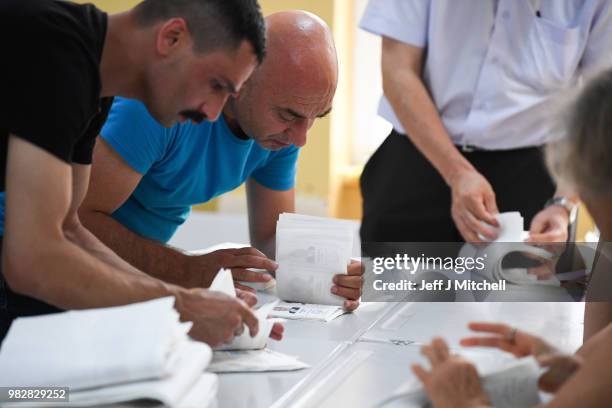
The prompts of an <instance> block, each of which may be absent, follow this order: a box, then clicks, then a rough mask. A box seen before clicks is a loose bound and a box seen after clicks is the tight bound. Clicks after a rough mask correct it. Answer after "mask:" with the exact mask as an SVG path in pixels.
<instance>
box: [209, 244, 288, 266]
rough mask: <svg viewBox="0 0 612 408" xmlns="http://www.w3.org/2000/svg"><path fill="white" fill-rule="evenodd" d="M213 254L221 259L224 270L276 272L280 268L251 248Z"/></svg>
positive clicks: (222, 250) (220, 251) (219, 251)
mask: <svg viewBox="0 0 612 408" xmlns="http://www.w3.org/2000/svg"><path fill="white" fill-rule="evenodd" d="M211 254H215V255H216V256H218V257H220V264H221V266H222V267H223V268H231V269H234V268H253V269H265V270H268V271H275V270H276V269H277V268H278V264H277V263H276V262H274V261H273V260H271V259H269V258H268V257H267V256H266V255H265V254H263V253H262V252H261V251H258V250H257V249H255V248H251V247H246V248H239V249H220V250H218V251H214V252H212V253H211ZM204 256H206V255H204Z"/></svg>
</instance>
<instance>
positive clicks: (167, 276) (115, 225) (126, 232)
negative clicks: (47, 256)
mask: <svg viewBox="0 0 612 408" xmlns="http://www.w3.org/2000/svg"><path fill="white" fill-rule="evenodd" d="M80 217H81V221H82V222H83V224H84V225H85V227H86V228H88V229H89V230H90V231H91V232H92V233H93V234H94V235H95V236H96V237H98V238H99V239H100V241H102V242H103V243H104V244H105V245H107V246H108V247H109V248H110V249H112V250H113V251H115V252H116V253H117V255H119V256H120V257H121V258H123V259H124V260H125V261H127V262H129V263H130V264H131V265H133V266H135V267H136V268H138V269H139V270H141V271H143V272H145V273H147V274H149V275H151V276H153V277H155V278H158V279H161V280H163V281H165V282H169V283H173V284H176V285H179V286H193V285H192V284H191V283H190V279H189V277H190V274H189V272H188V271H187V268H186V264H187V262H188V258H189V255H188V254H186V253H185V252H183V251H180V250H178V249H175V248H172V247H170V246H168V245H164V244H162V243H159V242H156V241H153V240H150V239H147V238H144V237H142V236H140V235H138V234H136V233H134V232H133V231H131V230H130V229H129V228H127V227H125V226H124V225H123V224H121V223H120V222H118V221H116V220H115V219H113V218H112V217H111V216H109V215H107V214H105V213H102V212H97V211H81V212H80Z"/></svg>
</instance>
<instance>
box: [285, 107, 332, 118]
mask: <svg viewBox="0 0 612 408" xmlns="http://www.w3.org/2000/svg"><path fill="white" fill-rule="evenodd" d="M285 110H286V111H287V112H288V113H289V114H290V115H292V116H295V117H296V118H299V119H306V116H304V115H302V114H301V113H298V112H296V111H294V110H293V109H291V108H285ZM331 111H332V108H329V109H328V110H326V111H325V112H323V113H322V114H320V115H317V118H323V117H325V116H327V115H329V113H330V112H331Z"/></svg>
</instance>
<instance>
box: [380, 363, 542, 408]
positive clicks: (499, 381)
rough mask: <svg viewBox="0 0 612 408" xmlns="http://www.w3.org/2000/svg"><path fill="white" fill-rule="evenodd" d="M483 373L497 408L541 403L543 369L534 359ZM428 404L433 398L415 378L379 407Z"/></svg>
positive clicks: (482, 379)
mask: <svg viewBox="0 0 612 408" xmlns="http://www.w3.org/2000/svg"><path fill="white" fill-rule="evenodd" d="M486 358H487V359H490V357H486ZM470 361H473V362H474V363H475V364H476V366H477V367H478V366H479V365H482V364H479V363H480V362H479V361H478V358H471V359H470ZM501 361H505V359H501ZM479 372H480V379H481V381H482V384H483V388H484V390H485V392H486V393H487V395H488V396H489V399H490V400H491V406H493V407H496V408H516V407H523V408H528V407H535V406H537V405H538V404H539V403H540V402H541V401H540V394H539V391H538V379H539V378H540V376H541V375H542V373H543V369H541V368H540V366H539V365H538V363H537V361H536V360H535V359H534V358H533V357H532V356H529V357H524V358H521V359H517V360H515V361H512V362H511V363H506V364H505V365H504V366H503V367H498V368H496V369H493V370H486V369H484V370H483V369H481V368H480V367H479ZM428 404H429V399H428V398H427V394H426V393H425V390H424V388H423V386H422V384H421V383H420V381H419V380H418V379H416V378H414V377H413V378H412V380H410V381H409V382H408V383H406V384H403V385H402V386H400V387H399V388H398V390H397V391H396V392H394V393H393V394H392V395H391V396H389V397H387V398H385V399H384V400H382V401H380V402H379V403H378V404H376V407H386V408H391V407H400V406H401V407H403V408H417V407H419V408H420V407H425V406H428Z"/></svg>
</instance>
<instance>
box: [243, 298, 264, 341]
mask: <svg viewBox="0 0 612 408" xmlns="http://www.w3.org/2000/svg"><path fill="white" fill-rule="evenodd" d="M239 311H240V316H241V317H242V321H243V322H244V324H246V325H247V327H248V328H249V333H250V335H251V337H255V336H256V335H257V332H258V331H259V321H258V320H257V316H255V314H254V313H253V311H252V310H251V309H249V308H248V307H247V305H246V304H244V303H243V304H242V307H241V308H240V309H239Z"/></svg>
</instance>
